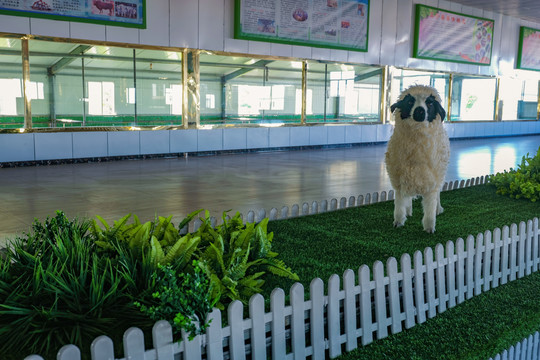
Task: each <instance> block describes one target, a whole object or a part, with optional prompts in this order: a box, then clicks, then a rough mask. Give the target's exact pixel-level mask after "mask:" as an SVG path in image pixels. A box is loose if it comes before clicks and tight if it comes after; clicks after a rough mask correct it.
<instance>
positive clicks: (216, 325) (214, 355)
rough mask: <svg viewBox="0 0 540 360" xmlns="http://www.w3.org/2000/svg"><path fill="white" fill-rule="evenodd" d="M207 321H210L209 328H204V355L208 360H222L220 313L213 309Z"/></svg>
mask: <svg viewBox="0 0 540 360" xmlns="http://www.w3.org/2000/svg"><path fill="white" fill-rule="evenodd" d="M208 321H210V326H208V327H207V328H206V353H207V356H208V360H223V335H222V329H221V311H219V309H216V308H214V309H213V310H212V312H211V313H210V314H208Z"/></svg>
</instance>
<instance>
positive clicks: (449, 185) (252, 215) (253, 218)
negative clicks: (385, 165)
mask: <svg viewBox="0 0 540 360" xmlns="http://www.w3.org/2000/svg"><path fill="white" fill-rule="evenodd" d="M488 176H489V175H486V176H480V177H477V178H471V179H467V180H455V181H449V182H445V183H444V185H443V188H442V191H449V190H455V189H462V188H465V187H470V186H475V185H481V184H485V183H486V182H487V179H488ZM390 200H394V191H393V190H390V191H388V192H386V191H381V192H380V193H379V192H374V193H367V194H365V195H358V196H357V197H355V196H350V197H348V198H347V197H341V198H340V199H339V201H338V200H337V199H336V198H333V199H331V200H330V201H328V200H322V201H321V202H320V203H319V202H317V201H313V202H311V203H309V202H304V203H303V204H302V206H300V205H298V204H294V205H292V206H290V207H289V206H283V207H282V208H281V209H280V210H278V209H277V208H272V209H270V211H268V212H267V211H266V209H259V210H249V211H248V213H247V215H244V214H241V216H242V219H244V221H246V222H248V223H252V222H259V221H261V220H262V219H264V218H266V217H268V218H269V220H281V219H290V218H294V217H298V216H306V215H314V214H320V213H325V212H328V211H335V210H340V209H346V208H350V207H356V206H363V205H369V204H375V203H378V202H383V201H390ZM210 221H211V224H212V226H216V225H219V224H220V221H221V219H219V220H218V219H216V218H215V217H211V218H210ZM201 224H202V221H201V220H200V219H195V220H193V221H191V223H189V224H188V225H186V226H185V227H184V228H183V229H182V230H181V233H187V232H188V231H189V232H193V231H196V230H197V229H198V228H199V227H200V226H201Z"/></svg>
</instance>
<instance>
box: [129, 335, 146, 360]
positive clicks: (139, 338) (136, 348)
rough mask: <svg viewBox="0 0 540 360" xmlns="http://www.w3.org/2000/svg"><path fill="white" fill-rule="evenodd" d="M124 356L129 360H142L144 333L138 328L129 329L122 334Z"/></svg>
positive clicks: (143, 357)
mask: <svg viewBox="0 0 540 360" xmlns="http://www.w3.org/2000/svg"><path fill="white" fill-rule="evenodd" d="M124 356H125V357H126V358H128V359H129V360H144V359H145V356H144V333H143V331H142V330H141V329H139V328H135V327H132V328H129V329H127V330H126V332H125V333H124Z"/></svg>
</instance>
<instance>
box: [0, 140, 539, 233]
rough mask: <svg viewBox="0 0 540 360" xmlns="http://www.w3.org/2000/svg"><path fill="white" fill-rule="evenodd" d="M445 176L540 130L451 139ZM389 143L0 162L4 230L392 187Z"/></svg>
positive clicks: (480, 169) (479, 168)
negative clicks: (57, 219)
mask: <svg viewBox="0 0 540 360" xmlns="http://www.w3.org/2000/svg"><path fill="white" fill-rule="evenodd" d="M451 145H452V155H451V163H450V166H449V169H448V172H447V177H446V178H447V180H457V179H468V178H471V177H477V176H481V175H486V174H491V173H496V172H499V171H502V170H504V169H509V168H510V167H515V166H516V165H517V164H518V163H519V162H520V161H521V158H522V156H523V155H525V154H526V153H527V152H529V153H531V154H534V153H536V151H537V149H538V147H539V146H540V135H536V136H523V137H506V138H491V139H477V140H459V141H453V142H452V143H451ZM385 150H386V145H366V146H358V147H353V148H338V149H318V150H301V151H282V152H261V153H252V154H229V155H215V156H205V157H189V158H171V159H156V160H133V161H118V162H106V163H91V164H74V165H56V166H38V167H24V168H4V169H0V189H1V190H0V239H5V238H8V237H11V236H13V234H15V233H18V232H21V231H26V230H28V227H29V225H30V224H31V222H32V220H33V219H34V218H39V219H41V220H42V219H44V218H46V217H47V216H48V215H54V213H55V211H56V210H59V209H61V210H63V211H64V212H65V213H66V214H67V215H68V216H69V217H70V218H71V217H75V216H79V217H90V218H93V217H94V216H95V215H100V216H102V217H103V218H105V219H106V220H108V221H110V222H112V221H113V220H117V219H119V218H120V217H122V216H124V215H126V214H128V213H133V214H136V215H137V216H139V218H140V219H141V221H144V220H150V219H152V218H153V217H154V216H155V215H156V214H157V215H162V216H168V215H171V214H172V215H174V220H173V221H174V222H175V223H176V224H177V223H178V222H179V221H180V220H181V218H182V217H183V216H184V215H186V214H188V213H189V212H191V211H193V210H196V209H199V208H204V209H208V210H210V212H211V214H212V215H214V216H216V217H220V216H221V212H222V211H224V210H228V209H232V210H233V211H240V212H242V213H247V211H248V210H252V209H253V210H257V209H260V208H265V209H267V210H270V209H271V208H272V207H277V208H280V207H281V206H283V205H288V206H291V205H293V204H295V203H299V204H301V203H303V202H305V201H308V202H312V201H314V200H317V201H320V200H324V199H328V200H329V199H331V198H339V197H342V196H345V197H349V196H352V195H354V196H357V195H360V194H366V193H368V192H374V191H381V190H389V189H390V181H389V179H388V176H387V174H386V170H385V166H384V153H385Z"/></svg>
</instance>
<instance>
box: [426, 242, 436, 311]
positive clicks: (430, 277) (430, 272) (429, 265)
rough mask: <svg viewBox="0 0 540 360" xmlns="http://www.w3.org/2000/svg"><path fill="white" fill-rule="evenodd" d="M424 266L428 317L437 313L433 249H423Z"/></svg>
mask: <svg viewBox="0 0 540 360" xmlns="http://www.w3.org/2000/svg"><path fill="white" fill-rule="evenodd" d="M424 263H425V264H424V266H425V267H426V275H425V276H426V297H427V299H425V300H426V302H427V304H428V317H429V318H432V317H434V316H435V315H437V310H436V307H435V306H436V305H435V263H434V262H433V249H432V248H430V247H427V248H425V250H424Z"/></svg>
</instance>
